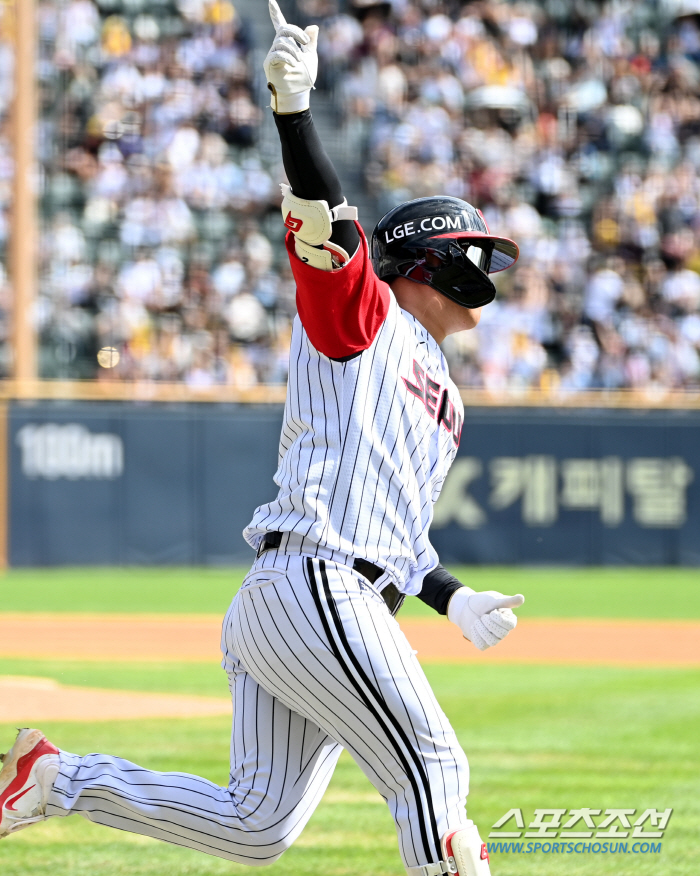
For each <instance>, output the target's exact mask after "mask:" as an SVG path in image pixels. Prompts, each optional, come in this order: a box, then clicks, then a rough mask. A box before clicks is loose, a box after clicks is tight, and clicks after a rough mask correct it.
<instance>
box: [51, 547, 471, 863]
mask: <svg viewBox="0 0 700 876" xmlns="http://www.w3.org/2000/svg"><path fill="white" fill-rule="evenodd" d="M263 560H264V561H265V564H263V562H262V561H263ZM222 652H223V661H222V665H223V666H224V668H225V669H226V671H227V672H228V676H229V683H230V688H231V694H232V699H233V729H232V734H231V772H230V777H229V783H228V785H227V786H225V787H220V786H218V785H216V784H214V783H212V782H209V781H207V780H205V779H202V778H199V777H197V776H191V775H187V774H184V773H158V772H153V771H151V770H147V769H144V768H142V767H139V766H136V765H135V764H132V763H129V762H128V761H125V760H121V759H120V758H117V757H112V756H108V755H102V754H90V755H87V756H86V757H78V756H77V755H73V754H67V753H65V752H62V753H61V767H60V772H59V776H58V779H57V781H56V784H55V786H54V789H53V791H52V793H51V796H50V799H49V804H48V807H47V815H48V816H49V817H51V816H66V815H70V814H73V813H80V814H82V815H84V816H85V817H87V818H88V819H89V820H91V821H94V822H96V823H97V824H104V825H107V826H110V827H115V828H119V829H121V830H127V831H130V832H133V833H140V834H144V835H146V836H150V837H154V838H155V839H160V840H164V841H166V842H169V843H174V844H176V845H181V846H187V847H188V848H192V849H197V850H199V851H202V852H206V853H207V854H210V855H216V856H218V857H221V858H226V859H228V860H231V861H237V862H239V863H244V864H268V863H271V862H272V861H274V860H276V859H277V858H278V857H279V856H280V855H281V854H282V852H284V851H285V849H287V848H288V847H289V846H290V845H291V843H292V842H293V841H294V839H296V837H297V836H298V835H299V834H300V833H301V831H302V830H303V828H304V825H305V824H306V822H307V821H308V819H309V817H310V816H311V814H312V812H313V811H314V809H315V807H316V805H317V804H318V802H319V801H320V799H321V797H322V796H323V792H324V791H325V789H326V786H327V784H328V782H329V780H330V777H331V775H332V772H333V769H334V767H335V764H336V761H337V759H338V756H339V754H340V751H341V750H342V748H343V747H344V748H347V749H348V751H349V752H350V754H351V755H352V756H353V758H354V759H355V760H356V762H357V763H358V764H359V766H360V767H361V769H362V770H363V772H364V773H365V775H366V776H367V777H368V779H369V780H370V781H371V782H372V784H373V785H374V787H375V788H376V789H377V791H378V792H379V793H380V794H381V796H382V797H383V798H384V800H385V801H386V803H387V805H388V807H389V810H390V812H391V814H392V816H393V818H394V821H395V823H396V829H397V834H398V840H399V850H400V852H401V856H402V858H403V861H404V864H405V866H406V867H415V866H420V865H423V864H428V863H436V862H438V861H439V860H440V859H441V854H440V837H441V836H442V835H443V834H444V833H445V832H446V831H447V830H448V828H449V829H452V830H454V829H455V828H457V827H460V826H463V825H465V824H466V823H467V819H466V812H465V804H466V795H467V791H468V782H469V776H468V765H467V760H466V757H465V755H464V753H463V752H462V750H461V748H460V747H459V745H458V743H457V740H456V737H455V734H454V731H453V730H452V728H451V727H450V725H449V722H448V721H447V718H446V717H445V715H444V713H443V712H442V710H441V709H440V707H439V705H438V703H437V701H436V700H435V697H434V695H433V693H432V691H431V689H430V686H429V684H428V681H427V679H426V678H425V676H424V674H423V671H422V670H421V668H420V665H419V664H418V661H417V660H416V657H415V654H414V653H413V651H412V650H411V648H410V645H409V644H408V642H407V640H406V638H405V636H404V635H403V633H402V632H401V630H400V628H399V626H398V624H397V623H396V621H395V620H394V618H392V617H391V615H390V614H389V612H388V610H387V608H386V605H385V603H384V600H383V599H382V597H381V595H380V594H379V593H378V592H377V591H376V590H375V589H374V588H373V587H372V586H370V585H369V583H368V582H367V581H366V580H365V579H364V578H362V577H361V576H359V575H358V574H357V573H355V572H353V571H352V569H350V568H349V567H347V566H343V565H341V564H339V563H335V562H332V561H328V560H324V559H319V558H313V559H312V558H310V557H302V556H290V555H285V554H281V553H280V552H278V551H270V552H268V553H266V554H263V556H262V557H261V558H260V560H259V561H258V563H257V564H256V570H255V571H254V572H253V573H251V574H250V575H249V576H248V578H247V579H246V582H245V584H244V586H243V588H242V589H241V591H240V592H239V594H238V595H237V596H236V598H235V599H234V601H233V602H232V604H231V607H230V609H229V611H228V614H227V615H226V618H225V620H224V624H223V630H222Z"/></svg>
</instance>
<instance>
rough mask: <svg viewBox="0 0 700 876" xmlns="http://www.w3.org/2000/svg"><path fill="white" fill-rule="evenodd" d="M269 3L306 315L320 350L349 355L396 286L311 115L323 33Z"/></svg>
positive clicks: (287, 213)
mask: <svg viewBox="0 0 700 876" xmlns="http://www.w3.org/2000/svg"><path fill="white" fill-rule="evenodd" d="M269 6H270V17H271V19H272V23H273V25H274V27H275V38H274V41H273V43H272V46H271V48H270V51H269V52H268V54H267V57H266V58H265V62H264V69H265V75H266V76H267V82H268V88H269V89H270V92H271V95H272V97H271V101H270V104H271V108H272V110H273V112H274V117H275V124H276V125H277V130H278V132H279V136H280V142H281V145H282V160H283V162H284V168H285V171H286V173H287V177H288V179H289V182H290V186H283V192H284V199H283V202H282V216H283V219H284V223H285V225H286V226H287V228H288V229H289V232H290V233H289V235H288V237H287V249H288V251H289V255H290V261H291V264H292V270H293V272H294V276H295V279H296V282H297V306H298V309H299V316H300V319H301V321H302V324H303V325H304V328H305V330H306V332H307V334H308V336H309V338H310V340H311V342H312V343H313V344H314V346H315V347H316V349H317V350H319V351H320V352H321V353H323V354H324V355H326V356H329V357H330V358H347V357H348V356H353V355H357V354H358V353H361V352H362V351H363V350H365V349H367V348H368V347H369V346H370V345H371V343H372V341H373V340H374V337H375V335H376V333H377V331H378V330H379V328H380V326H381V324H382V322H383V320H384V317H385V316H386V312H387V309H388V301H389V294H388V289H387V288H386V287H385V286H384V284H381V283H379V281H378V280H377V278H376V276H375V275H374V272H373V271H372V267H371V264H370V262H369V258H368V251H367V242H366V240H365V238H364V235H362V232H361V229H360V227H359V225H358V224H357V223H356V219H357V210H356V208H354V207H349V206H348V205H347V201H346V200H345V198H344V197H343V193H342V188H341V184H340V180H339V179H338V175H337V173H336V171H335V168H334V167H333V164H332V163H331V160H330V159H329V157H328V155H327V153H326V151H325V149H324V148H323V145H322V143H321V140H320V138H319V136H318V133H317V131H316V128H315V127H314V123H313V118H312V116H311V112H310V111H309V100H310V94H311V90H312V88H313V86H314V82H315V80H316V72H317V69H318V56H317V52H316V42H317V39H318V28H317V27H316V26H315V25H311V26H309V27H307V28H306V29H305V30H302V29H301V28H299V27H297V26H295V25H292V24H288V23H287V22H286V21H285V19H284V16H283V15H282V13H281V11H280V8H279V6H278V5H277V2H276V0H269ZM329 274H330V276H329Z"/></svg>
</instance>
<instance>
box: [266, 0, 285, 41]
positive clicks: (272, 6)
mask: <svg viewBox="0 0 700 876" xmlns="http://www.w3.org/2000/svg"><path fill="white" fill-rule="evenodd" d="M268 7H269V10H270V18H271V19H272V25H273V27H274V28H275V33H277V32H278V31H279V29H280V28H281V27H284V26H285V24H286V23H287V19H286V18H285V17H284V15H282V10H281V9H280V8H279V6H278V4H277V0H268Z"/></svg>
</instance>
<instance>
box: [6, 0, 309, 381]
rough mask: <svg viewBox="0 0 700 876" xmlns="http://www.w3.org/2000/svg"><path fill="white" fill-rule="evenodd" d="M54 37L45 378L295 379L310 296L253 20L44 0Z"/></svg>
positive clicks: (109, 1) (220, 12)
mask: <svg viewBox="0 0 700 876" xmlns="http://www.w3.org/2000/svg"><path fill="white" fill-rule="evenodd" d="M39 35H40V50H39V51H40V66H39V71H40V73H39V75H40V88H41V109H40V118H41V131H40V147H39V149H40V156H39V157H40V161H41V168H42V180H41V183H42V238H41V250H40V301H39V305H40V306H39V311H38V314H37V318H38V322H39V329H40V333H41V373H42V376H46V377H94V376H98V377H101V378H103V379H108V378H116V379H137V380H159V381H185V382H186V383H188V384H190V385H192V386H208V385H211V384H214V383H228V384H233V385H237V386H242V387H247V386H251V385H255V384H257V383H276V382H283V381H284V380H285V377H286V363H285V351H286V349H287V347H288V337H289V327H290V324H291V319H292V318H293V315H294V312H295V311H294V307H295V305H294V288H293V285H292V284H291V281H290V276H289V273H290V272H289V269H288V268H285V266H284V264H283V263H282V264H280V269H279V270H278V269H277V263H279V262H283V259H282V258H281V253H280V252H279V250H280V247H279V246H277V245H276V244H277V243H278V242H279V239H281V236H282V232H283V230H284V229H283V227H282V223H281V221H280V220H279V186H278V185H277V182H278V179H277V177H278V176H279V170H278V169H276V168H269V167H265V166H264V164H263V163H262V161H261V158H260V155H259V151H258V149H257V148H256V143H257V139H258V131H259V127H260V124H261V120H262V109H261V107H259V106H258V105H257V102H256V99H255V95H254V88H253V82H254V76H255V71H254V70H253V69H252V66H251V35H250V29H249V27H248V26H247V24H246V22H245V20H244V19H242V18H241V16H240V15H239V13H238V11H237V9H236V8H235V7H234V5H233V4H232V3H231V2H229V0H96V2H94V0H41V2H40V3H39ZM0 172H1V170H0ZM273 213H274V219H275V221H274V222H271V221H269V220H270V219H271V217H272V214H273ZM267 228H270V229H272V231H271V232H270V233H272V234H273V235H276V239H273V240H271V239H270V236H269V234H268V233H266V229H267ZM276 251H277V252H276ZM105 347H108V348H115V349H116V350H117V351H118V352H119V354H120V361H119V363H118V365H117V366H116V367H114V368H113V369H112V370H111V371H105V370H104V369H102V368H99V367H98V364H97V362H98V360H97V353H98V351H99V350H100V349H103V348H105ZM104 361H107V362H108V363H110V364H111V362H112V361H114V359H113V358H109V357H108V358H107V359H106V360H104Z"/></svg>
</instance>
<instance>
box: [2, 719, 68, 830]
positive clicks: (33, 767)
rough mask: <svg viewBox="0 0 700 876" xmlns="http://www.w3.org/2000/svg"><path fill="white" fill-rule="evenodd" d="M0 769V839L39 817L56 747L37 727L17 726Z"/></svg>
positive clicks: (54, 765) (55, 766) (55, 764)
mask: <svg viewBox="0 0 700 876" xmlns="http://www.w3.org/2000/svg"><path fill="white" fill-rule="evenodd" d="M1 758H2V770H0V839H2V838H3V837H5V836H7V835H8V834H10V833H14V832H15V831H17V830H22V828H24V827H29V825H30V824H35V823H36V822H37V821H43V819H44V811H45V809H46V800H47V798H48V796H49V791H50V790H51V788H52V787H53V783H54V781H55V779H56V775H57V774H58V749H57V748H56V746H55V745H52V744H51V743H50V742H49V741H48V739H47V738H46V737H45V736H44V734H43V733H42V732H41V731H40V730H27V729H24V730H20V731H19V733H18V734H17V739H16V740H15V744H14V745H13V746H12V748H11V749H10V750H9V751H8V752H7V754H5V755H2V756H1Z"/></svg>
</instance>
